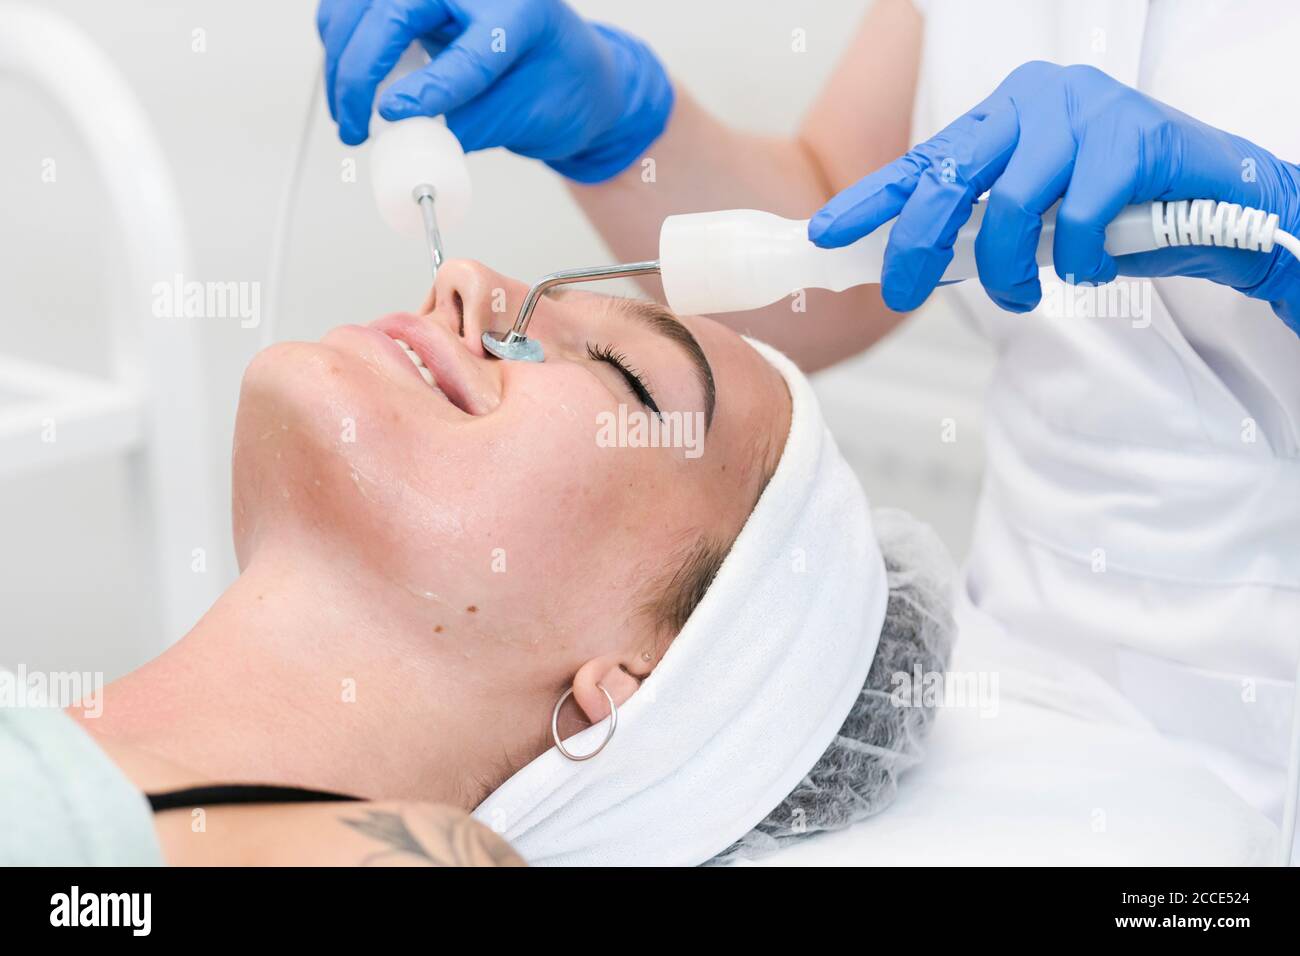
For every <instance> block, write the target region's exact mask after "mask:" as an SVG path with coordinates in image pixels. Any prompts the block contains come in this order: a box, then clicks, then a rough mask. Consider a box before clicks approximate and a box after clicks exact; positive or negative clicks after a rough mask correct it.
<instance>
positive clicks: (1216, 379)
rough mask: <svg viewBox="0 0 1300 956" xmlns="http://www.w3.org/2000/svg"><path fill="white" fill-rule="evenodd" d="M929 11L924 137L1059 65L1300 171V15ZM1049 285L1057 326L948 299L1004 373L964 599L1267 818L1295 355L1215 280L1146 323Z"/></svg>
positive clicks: (1099, 7) (1133, 1)
mask: <svg viewBox="0 0 1300 956" xmlns="http://www.w3.org/2000/svg"><path fill="white" fill-rule="evenodd" d="M917 5H918V7H920V8H922V9H923V12H924V13H925V16H926V23H925V41H924V56H923V61H922V65H921V78H920V85H919V87H918V99H917V107H916V112H915V115H914V129H913V139H914V140H917V141H919V140H921V139H923V138H926V137H928V136H930V135H932V134H933V133H934V132H936V131H938V130H939V129H941V128H942V127H943V126H945V125H947V124H948V123H949V122H951V121H952V120H953V119H955V118H956V117H957V116H959V115H961V114H962V113H964V112H965V111H966V110H968V109H969V108H970V107H972V106H973V105H975V103H977V102H978V101H979V100H980V99H981V98H982V97H983V96H984V95H986V94H987V93H989V92H991V91H992V90H993V89H994V88H995V87H996V86H997V84H998V83H999V82H1000V81H1001V80H1002V79H1003V78H1004V77H1005V76H1006V74H1007V73H1009V72H1010V71H1011V70H1012V69H1013V68H1014V67H1016V66H1017V65H1019V64H1020V63H1022V62H1024V61H1026V60H1031V59H1046V60H1051V61H1053V62H1057V63H1062V64H1066V63H1089V64H1092V65H1094V66H1096V67H1098V68H1100V69H1102V70H1105V71H1106V72H1107V73H1109V74H1110V75H1112V76H1114V77H1115V78H1116V79H1118V80H1120V81H1121V82H1123V83H1126V84H1129V85H1131V86H1134V87H1136V88H1138V89H1140V90H1142V91H1144V92H1146V93H1148V94H1149V95H1151V96H1153V97H1155V98H1157V99H1159V100H1162V101H1163V102H1165V103H1168V104H1170V105H1172V106H1174V107H1176V108H1178V109H1180V110H1183V111H1184V112H1186V113H1188V114H1190V115H1192V116H1195V117H1197V118H1198V119H1200V120H1202V121H1204V122H1206V123H1209V124H1212V125H1214V126H1217V127H1220V128H1222V129H1226V130H1229V131H1231V132H1233V133H1236V134H1238V135H1241V136H1244V137H1246V138H1248V139H1250V140H1252V141H1253V142H1255V143H1258V144H1259V145H1261V146H1264V147H1265V148H1267V149H1269V150H1271V151H1272V152H1273V153H1275V154H1276V155H1278V156H1280V157H1282V158H1284V159H1288V160H1291V161H1297V160H1300V113H1298V112H1297V110H1296V106H1295V104H1296V96H1297V93H1296V87H1295V76H1294V73H1295V71H1294V62H1295V57H1296V55H1297V50H1298V49H1300V4H1298V3H1288V2H1282V0H1278V2H1267V0H1238V2H1233V3H1223V2H1217V0H1180V2H1177V3H1175V2H1171V0H1152V2H1149V3H1145V2H1137V0H1113V2H1086V0H1084V2H1081V0H1041V2H1035V3H1024V2H1020V0H985V2H980V3H971V2H966V0H929V2H921V0H917ZM1120 161H1125V160H1123V159H1121V160H1120ZM1042 277H1043V286H1044V299H1045V302H1047V301H1049V300H1051V301H1052V305H1053V308H1052V309H1051V312H1052V314H1048V310H1047V309H1045V308H1044V307H1043V306H1040V307H1039V309H1038V310H1036V311H1035V312H1034V313H1031V314H1029V315H1025V316H1021V315H1013V314H1011V313H1008V312H1003V311H1001V310H1000V309H998V308H997V307H996V306H994V305H993V304H992V302H991V301H989V299H988V298H987V297H986V296H985V294H984V292H983V290H982V288H981V287H980V286H979V285H978V283H976V282H966V283H962V284H960V285H957V286H953V287H951V288H950V289H946V290H940V292H939V293H938V294H939V295H941V296H945V297H946V298H947V301H948V302H949V303H950V304H952V305H954V306H955V307H956V308H958V309H960V310H962V311H963V312H965V313H966V314H967V315H968V317H969V318H970V319H971V321H972V322H973V323H974V324H975V325H976V326H977V327H978V328H979V329H980V330H981V331H983V332H984V334H986V335H987V337H988V338H989V339H990V341H991V342H992V344H993V345H994V347H995V349H996V351H997V355H998V360H997V365H996V369H995V372H994V376H993V381H992V385H991V386H990V390H989V394H988V398H987V427H988V435H987V442H988V456H987V471H986V476H985V481H984V488H983V492H982V497H981V502H980V506H979V510H978V516H977V520H976V526H975V533H974V540H973V544H972V549H971V556H970V560H969V565H968V570H967V572H966V578H965V584H966V598H967V599H968V600H969V602H970V603H971V604H972V605H973V606H974V608H975V609H976V611H978V612H980V613H982V614H983V615H985V616H987V617H991V618H993V619H995V620H996V622H997V623H998V624H1000V625H1001V627H1002V629H1003V630H1005V631H1006V632H1008V633H1009V634H1010V635H1012V636H1013V637H1016V638H1020V639H1022V640H1025V641H1032V642H1033V643H1034V644H1036V645H1037V646H1038V647H1042V648H1047V649H1050V650H1054V651H1056V652H1059V653H1061V654H1064V655H1066V656H1068V657H1070V658H1072V659H1074V660H1076V661H1078V662H1080V663H1083V664H1085V665H1086V666H1087V667H1088V668H1090V669H1091V670H1093V671H1095V672H1096V673H1097V674H1099V675H1100V676H1101V677H1102V678H1103V679H1104V680H1105V681H1107V682H1109V683H1110V684H1111V685H1113V686H1114V687H1116V688H1118V689H1119V690H1120V691H1121V692H1122V693H1123V694H1124V695H1125V696H1126V697H1127V698H1129V700H1130V701H1131V702H1132V703H1133V704H1134V705H1135V706H1136V707H1137V709H1138V710H1140V711H1142V712H1143V713H1144V714H1145V715H1146V717H1147V718H1148V719H1149V720H1150V721H1151V722H1153V723H1154V724H1155V725H1156V726H1157V727H1159V728H1160V729H1162V730H1164V731H1165V732H1166V733H1167V734H1169V735H1171V736H1174V737H1181V738H1185V739H1187V740H1189V741H1192V742H1194V743H1195V746H1196V749H1197V750H1198V752H1199V753H1200V755H1201V757H1202V758H1203V759H1205V760H1206V761H1207V762H1209V763H1210V764H1211V766H1213V767H1215V769H1217V770H1218V771H1219V772H1220V773H1221V774H1223V775H1224V777H1225V778H1226V779H1228V781H1229V782H1230V783H1232V784H1233V785H1234V786H1235V787H1237V789H1238V790H1239V791H1241V792H1242V793H1243V795H1245V796H1246V797H1247V798H1248V799H1250V800H1251V801H1252V802H1253V803H1255V805H1256V806H1258V807H1259V808H1260V809H1263V810H1265V811H1266V812H1269V813H1270V814H1276V812H1277V808H1278V805H1279V802H1280V786H1281V773H1280V771H1279V768H1281V767H1284V766H1285V744H1286V739H1287V735H1288V731H1289V725H1290V714H1291V706H1292V693H1293V686H1292V681H1293V677H1294V673H1295V666H1296V657H1297V653H1298V648H1300V337H1297V336H1296V334H1295V333H1294V332H1292V331H1291V330H1290V329H1288V328H1287V327H1286V326H1285V325H1283V323H1282V322H1281V321H1280V320H1279V319H1277V318H1276V317H1275V316H1274V315H1273V313H1272V310H1271V309H1270V308H1269V306H1268V305H1267V304H1265V303H1262V302H1257V301H1255V300H1253V299H1248V298H1246V297H1244V296H1242V295H1240V294H1238V293H1236V292H1234V291H1232V290H1231V289H1229V288H1226V287H1223V286H1219V285H1215V284H1213V283H1210V282H1208V281H1204V280H1196V279H1181V278H1177V279H1157V280H1154V281H1152V282H1151V283H1150V289H1151V292H1150V295H1149V307H1148V308H1146V309H1144V310H1143V314H1141V315H1138V316H1136V317H1134V315H1133V312H1132V310H1131V309H1130V311H1129V312H1128V313H1126V315H1127V317H1118V318H1116V317H1109V318H1085V317H1078V315H1077V314H1074V315H1071V314H1070V309H1069V308H1068V307H1066V306H1067V305H1068V303H1067V302H1066V299H1070V298H1071V294H1070V291H1069V289H1068V287H1067V288H1066V289H1065V290H1062V289H1061V287H1060V285H1059V281H1058V280H1057V279H1056V277H1055V274H1054V273H1053V272H1052V271H1051V270H1050V269H1048V270H1044V272H1043V273H1042ZM1146 285H1147V284H1146V283H1137V284H1136V288H1137V290H1139V291H1140V290H1141V289H1142V288H1143V287H1145V286H1146ZM1052 286H1056V288H1055V289H1053V288H1052ZM1128 291H1134V289H1133V287H1130V289H1129V290H1128ZM1063 292H1064V296H1065V298H1062V293H1063ZM1144 297H1145V294H1144V293H1143V294H1139V295H1138V296H1137V301H1138V302H1141V301H1142V300H1143V298H1144ZM1113 301H1116V303H1117V304H1122V303H1121V302H1120V301H1119V300H1113ZM1148 323H1149V324H1148Z"/></svg>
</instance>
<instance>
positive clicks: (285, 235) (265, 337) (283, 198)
mask: <svg viewBox="0 0 1300 956" xmlns="http://www.w3.org/2000/svg"><path fill="white" fill-rule="evenodd" d="M324 85H325V59H324V57H322V58H321V64H320V67H319V68H318V69H317V70H316V75H315V78H314V79H313V80H312V86H311V94H310V95H309V96H308V98H307V112H306V114H305V115H304V116H303V120H302V131H301V132H300V133H299V134H298V146H297V148H296V150H295V151H294V156H293V164H292V165H291V166H290V167H289V178H288V179H286V180H285V182H284V187H283V188H282V189H281V190H280V202H279V203H278V206H277V209H276V213H275V225H274V227H273V229H272V231H271V259H270V263H269V264H268V267H267V279H266V282H267V290H266V291H267V296H266V299H267V305H268V307H269V308H268V314H267V315H264V316H262V325H261V339H260V341H259V344H258V348H259V349H264V348H266V347H267V346H268V345H271V344H272V343H273V342H275V326H276V323H278V322H279V321H280V304H281V302H280V300H281V298H282V297H283V295H284V291H283V289H284V270H285V258H286V255H287V250H288V247H289V226H290V225H291V224H292V222H293V218H294V214H295V212H296V211H297V205H298V193H299V191H300V187H301V185H302V179H303V171H304V168H305V167H306V165H307V148H308V146H309V145H310V144H311V133H312V120H314V119H315V118H316V112H317V110H319V109H320V103H321V90H322V89H323V88H324Z"/></svg>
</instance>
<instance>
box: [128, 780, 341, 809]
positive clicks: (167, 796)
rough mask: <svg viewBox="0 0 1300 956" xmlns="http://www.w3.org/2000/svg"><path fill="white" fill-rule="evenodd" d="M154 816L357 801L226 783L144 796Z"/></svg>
mask: <svg viewBox="0 0 1300 956" xmlns="http://www.w3.org/2000/svg"><path fill="white" fill-rule="evenodd" d="M145 796H146V797H147V798H148V799H149V806H151V807H153V812H154V813H162V812H163V811H165V810H179V809H181V808H184V807H216V806H230V805H238V804H258V803H353V802H357V801H359V800H361V798H360V797H353V796H349V795H348V794H346V793H331V792H330V791H328V790H307V789H304V788H302V787H273V786H268V785H265V784H258V783H227V784H215V785H212V786H206V787H186V788H185V789H183V790H168V791H165V792H163V793H147V794H145Z"/></svg>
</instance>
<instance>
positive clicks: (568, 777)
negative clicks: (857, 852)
mask: <svg viewBox="0 0 1300 956" xmlns="http://www.w3.org/2000/svg"><path fill="white" fill-rule="evenodd" d="M750 344H751V345H752V346H753V347H754V348H755V349H757V350H758V352H759V354H761V355H762V356H763V357H764V358H765V359H767V361H768V362H770V363H771V364H772V366H773V367H775V368H776V369H777V371H779V372H780V373H781V375H782V376H783V377H784V378H785V381H786V384H787V385H788V387H789V390H790V397H791V402H792V411H791V421H790V434H789V437H788V438H787V439H786V443H785V449H784V451H783V452H782V455H781V460H780V463H779V464H778V465H777V468H776V471H775V473H774V474H773V475H772V479H771V481H769V482H768V485H767V488H766V489H765V490H764V491H763V494H762V495H761V497H760V498H759V500H758V504H757V505H756V506H755V507H754V510H753V512H752V513H751V514H750V516H749V519H748V520H747V521H746V523H745V526H744V527H743V528H742V529H741V531H740V534H739V535H738V536H737V538H736V541H735V544H734V545H733V546H732V548H731V551H730V553H729V554H728V555H727V558H726V560H725V561H724V562H723V564H722V567H721V569H720V570H719V571H718V574H717V577H716V578H714V581H713V583H712V585H711V586H710V587H709V589H708V591H707V592H706V593H705V595H704V599H703V600H702V601H701V602H700V604H699V606H698V607H697V608H696V609H695V612H694V613H693V614H691V616H690V619H689V620H688V621H687V622H686V626H685V627H684V628H682V630H681V633H679V634H678V635H677V637H676V639H675V640H674V641H673V643H672V645H671V646H670V647H669V648H668V650H667V652H666V653H665V654H664V656H663V659H662V660H661V661H660V662H659V664H658V666H657V667H655V669H654V671H653V672H652V673H651V674H650V676H649V677H647V678H646V679H645V681H644V682H642V684H641V687H640V688H639V689H638V690H637V691H636V693H635V694H633V695H632V698H631V699H630V700H628V701H627V703H626V704H624V705H623V706H622V707H620V708H619V713H618V729H617V732H616V733H615V734H614V736H613V738H612V739H611V740H610V742H609V745H608V746H607V747H605V749H604V750H602V751H601V752H600V753H599V754H598V755H596V756H595V757H593V758H592V759H591V760H587V761H583V762H574V761H571V760H569V759H567V758H565V757H564V756H563V755H562V754H560V752H559V751H558V750H557V749H556V748H554V747H552V748H551V749H549V750H548V751H546V753H544V754H542V755H541V756H540V757H538V758H537V759H536V760H534V761H532V762H531V763H529V764H528V765H527V766H525V767H523V768H522V769H521V770H519V771H518V772H517V773H515V774H514V775H513V776H512V777H510V779H508V780H507V781H506V782H505V783H503V784H502V785H501V786H500V787H499V788H498V789H497V790H496V791H494V792H493V793H492V794H491V795H490V796H489V797H488V798H487V799H486V800H484V801H483V803H482V804H480V805H479V807H478V808H477V809H476V810H475V811H474V816H475V817H476V818H477V819H478V820H480V821H481V822H483V823H485V824H487V825H488V826H491V827H492V828H493V829H494V830H496V831H497V832H498V833H500V834H502V835H503V836H504V837H505V838H506V839H507V840H509V841H510V843H511V844H512V845H513V846H514V848H515V849H516V850H517V851H518V852H519V853H520V854H522V855H523V857H524V859H526V860H527V861H528V862H529V863H532V864H540V865H560V866H564V865H605V866H610V865H613V866H617V865H651V866H653V865H696V864H700V863H703V862H705V861H707V860H708V859H710V858H711V857H713V856H716V855H717V854H718V853H720V852H721V851H723V850H725V849H726V848H727V847H728V846H730V845H731V844H732V843H734V842H735V841H736V840H737V839H739V838H740V837H741V836H743V835H744V834H745V833H747V832H749V830H751V829H752V828H753V827H754V826H755V825H756V824H758V823H759V822H760V821H762V820H763V819H764V818H765V817H766V816H767V815H768V814H769V813H771V812H772V810H774V809H775V808H776V807H777V806H778V805H779V804H780V803H781V801H782V800H784V799H785V798H786V796H787V795H789V793H790V791H792V790H793V789H794V788H795V787H796V786H797V785H798V783H799V781H800V780H802V779H803V777H804V776H805V775H806V774H807V773H808V771H809V770H811V769H812V768H813V766H814V765H815V764H816V763H817V761H818V759H819V758H820V757H821V755H822V754H823V753H824V752H825V750H826V748H827V747H828V746H830V744H831V741H832V740H833V739H834V736H835V733H836V732H837V731H838V730H839V728H840V725H841V724H842V723H843V722H844V719H845V718H846V717H847V716H848V714H849V710H850V708H851V707H852V706H853V702H854V700H855V699H856V698H857V696H858V692H859V690H861V688H862V685H863V683H864V682H865V681H866V678H867V672H868V670H870V668H871V661H872V659H873V657H874V656H875V653H876V644H877V642H878V641H879V639H880V628H881V625H882V624H883V623H884V619H885V607H886V605H887V603H888V598H889V587H888V583H887V581H886V577H885V565H884V559H883V558H882V556H881V553H880V548H879V546H878V545H877V543H876V538H875V534H874V533H873V531H872V527H871V517H870V513H869V510H868V507H867V499H866V495H865V494H864V493H863V491H862V488H861V485H859V483H858V480H857V477H856V476H855V475H854V473H853V471H852V469H851V468H850V467H849V465H848V463H847V462H846V461H845V460H844V458H843V457H842V456H841V454H840V452H839V449H838V448H837V447H836V445H835V440H834V438H832V437H831V434H830V432H829V430H828V429H827V428H826V424H825V422H824V421H823V420H822V417H821V412H820V410H819V408H818V405H817V399H816V396H815V395H814V394H813V390H812V386H811V385H810V384H809V383H808V380H807V379H806V378H805V377H804V376H803V374H802V373H801V372H800V371H799V370H798V369H797V368H796V367H795V366H794V363H793V362H791V361H790V360H789V359H787V358H786V357H785V356H784V355H782V354H781V353H779V352H777V351H776V350H775V349H772V348H770V347H769V346H766V345H763V344H762V343H759V342H753V341H751V342H750ZM608 724H609V718H606V719H605V720H603V721H601V722H600V723H597V724H595V725H593V726H592V727H588V728H587V729H585V730H583V731H582V732H581V733H579V734H577V735H575V736H574V737H571V738H569V739H568V740H565V742H564V743H565V746H566V747H567V748H568V749H569V750H570V751H572V752H574V753H588V752H590V751H592V750H594V749H595V748H596V747H597V746H598V745H599V744H600V742H601V741H602V740H604V739H605V736H606V733H607V731H608Z"/></svg>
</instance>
